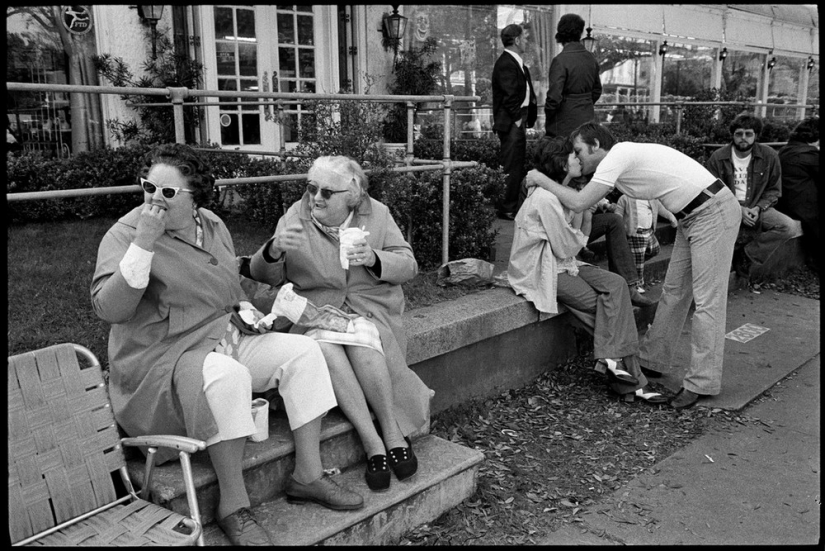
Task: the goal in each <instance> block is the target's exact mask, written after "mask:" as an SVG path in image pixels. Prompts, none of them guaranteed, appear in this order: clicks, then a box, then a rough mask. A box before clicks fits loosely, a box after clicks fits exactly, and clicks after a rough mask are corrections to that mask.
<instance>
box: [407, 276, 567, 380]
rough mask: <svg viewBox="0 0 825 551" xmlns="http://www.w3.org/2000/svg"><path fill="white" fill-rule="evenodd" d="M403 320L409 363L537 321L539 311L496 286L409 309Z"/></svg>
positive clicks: (513, 294)
mask: <svg viewBox="0 0 825 551" xmlns="http://www.w3.org/2000/svg"><path fill="white" fill-rule="evenodd" d="M562 311H564V310H562ZM556 315H558V314H556ZM550 317H554V315H542V317H541V319H548V318H550ZM403 320H404V328H405V329H406V331H407V339H408V344H407V363H408V364H409V365H413V364H416V363H419V362H422V361H424V360H428V359H431V358H434V357H436V356H441V355H444V354H446V353H448V352H452V351H454V350H458V349H459V348H463V347H465V346H468V345H470V344H474V343H477V342H480V341H483V340H486V339H490V338H492V337H495V336H498V335H501V334H503V333H507V332H508V331H512V330H514V329H519V328H522V327H525V326H527V325H530V324H533V323H538V322H539V311H538V310H536V309H535V307H533V305H532V304H531V303H530V302H528V301H527V300H526V299H524V298H523V297H520V296H517V295H516V294H515V293H513V291H512V290H510V289H505V288H501V287H497V288H494V289H488V290H484V291H479V292H477V293H473V294H470V295H465V296H462V297H459V298H457V299H454V300H450V301H446V302H441V303H439V304H433V305H431V306H425V307H423V308H416V309H415V310H410V311H409V312H406V313H405V314H404V317H403Z"/></svg>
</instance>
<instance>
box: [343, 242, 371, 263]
mask: <svg viewBox="0 0 825 551" xmlns="http://www.w3.org/2000/svg"><path fill="white" fill-rule="evenodd" d="M347 260H349V264H350V266H366V267H368V268H369V267H370V266H373V265H375V251H373V250H372V247H370V246H369V244H368V243H367V240H366V239H359V240H358V241H355V242H354V243H353V244H352V247H350V248H349V251H347Z"/></svg>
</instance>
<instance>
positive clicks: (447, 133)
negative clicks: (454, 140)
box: [441, 95, 455, 264]
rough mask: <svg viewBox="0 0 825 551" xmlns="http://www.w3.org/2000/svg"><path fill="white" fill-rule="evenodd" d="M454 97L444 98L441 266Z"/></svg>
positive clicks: (446, 237)
mask: <svg viewBox="0 0 825 551" xmlns="http://www.w3.org/2000/svg"><path fill="white" fill-rule="evenodd" d="M454 98H455V96H453V95H449V96H444V173H443V184H442V185H443V192H442V214H441V226H442V227H441V264H446V263H447V262H449V261H450V174H451V173H452V171H453V170H452V163H451V162H450V139H451V136H450V118H451V117H450V114H451V108H452V105H453V99H454Z"/></svg>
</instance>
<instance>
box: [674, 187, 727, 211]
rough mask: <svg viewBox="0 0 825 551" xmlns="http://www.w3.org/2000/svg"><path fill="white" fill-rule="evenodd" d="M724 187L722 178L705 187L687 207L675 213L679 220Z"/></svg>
mask: <svg viewBox="0 0 825 551" xmlns="http://www.w3.org/2000/svg"><path fill="white" fill-rule="evenodd" d="M723 187H725V184H723V183H722V180H720V179H718V178H717V179H716V181H715V182H713V183H712V184H711V185H709V186H708V187H706V188H705V189H703V190H702V192H701V193H700V194H699V195H697V196H696V197H694V198H693V200H691V202H690V203H688V204H687V206H686V207H685V208H683V209H682V210H680V211H679V212H677V213H675V215H674V216H676V219H677V220H681V219H682V218H684V217H685V216H687V215H689V214H690V213H692V212H693V211H695V210H696V209H697V208H699V206H700V205H702V204H703V203H704V202H705V201H707V200H708V199H710V198H711V197H713V196H714V195H716V194H717V193H719V191H720V190H721V189H722V188H723Z"/></svg>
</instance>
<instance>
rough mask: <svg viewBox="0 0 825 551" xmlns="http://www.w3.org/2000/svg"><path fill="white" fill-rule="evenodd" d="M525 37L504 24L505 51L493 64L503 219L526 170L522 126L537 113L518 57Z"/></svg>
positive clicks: (509, 216)
mask: <svg viewBox="0 0 825 551" xmlns="http://www.w3.org/2000/svg"><path fill="white" fill-rule="evenodd" d="M526 40H527V33H526V32H525V31H524V29H522V28H521V26H519V25H516V24H511V25H507V26H506V27H504V29H502V31H501V42H502V44H504V52H502V54H501V56H500V57H499V58H498V60H497V61H496V64H495V66H494V67H493V81H492V86H493V130H494V131H495V132H496V135H497V136H498V139H499V140H501V152H500V154H499V162H500V163H501V166H502V168H503V169H504V173H505V174H507V180H506V183H507V188H506V191H505V192H504V198H503V199H502V200H501V201H500V202H499V205H498V216H499V218H503V219H505V220H513V219H514V218H515V217H516V211H517V210H518V207H519V192H520V191H521V186H522V180H524V175H525V174H527V170H525V166H524V163H525V158H526V156H527V134H526V132H525V129H526V128H532V127H533V124H534V123H535V122H536V118H537V116H538V108H537V104H536V93H535V92H534V91H533V81H532V80H531V79H530V70H529V69H528V68H527V67H526V66H525V65H524V62H523V61H522V59H521V54H522V53H524V50H525V47H524V44H525V42H526Z"/></svg>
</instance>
